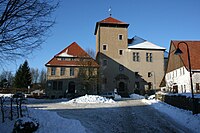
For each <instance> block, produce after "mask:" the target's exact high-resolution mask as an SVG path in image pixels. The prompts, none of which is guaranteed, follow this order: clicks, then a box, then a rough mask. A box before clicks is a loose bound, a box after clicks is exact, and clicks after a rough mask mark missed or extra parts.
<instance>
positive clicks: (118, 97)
mask: <svg viewBox="0 0 200 133" xmlns="http://www.w3.org/2000/svg"><path fill="white" fill-rule="evenodd" d="M121 98H122V97H121V96H120V95H118V94H115V98H114V99H115V100H119V99H121Z"/></svg>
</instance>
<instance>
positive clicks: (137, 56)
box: [133, 52, 140, 62]
mask: <svg viewBox="0 0 200 133" xmlns="http://www.w3.org/2000/svg"><path fill="white" fill-rule="evenodd" d="M133 61H135V62H139V61H140V55H139V53H138V52H133Z"/></svg>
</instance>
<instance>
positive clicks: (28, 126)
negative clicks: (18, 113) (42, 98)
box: [13, 117, 39, 133]
mask: <svg viewBox="0 0 200 133" xmlns="http://www.w3.org/2000/svg"><path fill="white" fill-rule="evenodd" d="M38 127H39V123H38V122H37V121H36V120H35V119H34V118H30V117H22V118H19V119H17V120H16V121H15V124H14V129H13V133H33V132H34V131H36V130H37V129H38Z"/></svg>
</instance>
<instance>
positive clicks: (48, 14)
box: [0, 0, 58, 64]
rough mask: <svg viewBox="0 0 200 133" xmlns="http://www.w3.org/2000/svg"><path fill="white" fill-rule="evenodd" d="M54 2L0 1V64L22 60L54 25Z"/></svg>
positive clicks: (55, 3)
mask: <svg viewBox="0 0 200 133" xmlns="http://www.w3.org/2000/svg"><path fill="white" fill-rule="evenodd" d="M57 5H58V2H56V1H55V0H0V63H1V64H2V62H5V60H7V61H8V60H9V61H15V59H16V58H20V57H25V56H26V55H28V54H30V53H31V52H32V51H33V50H34V49H36V48H39V46H40V45H41V43H42V42H44V40H45V37H46V35H47V33H48V32H47V31H48V30H49V28H50V27H52V25H53V24H54V20H52V13H53V12H54V11H55V9H56V7H57Z"/></svg>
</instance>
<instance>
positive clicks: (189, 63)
mask: <svg viewBox="0 0 200 133" xmlns="http://www.w3.org/2000/svg"><path fill="white" fill-rule="evenodd" d="M181 43H183V44H185V45H186V46H187V56H188V65H189V72H190V85H191V93H192V113H193V114H195V113H196V111H195V102H194V92H193V83H192V71H191V61H190V51H189V47H188V44H187V43H186V42H184V41H181V42H179V43H178V45H177V49H176V51H175V52H174V54H175V55H180V54H182V53H183V52H182V51H181V50H180V49H179V44H181Z"/></svg>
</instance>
